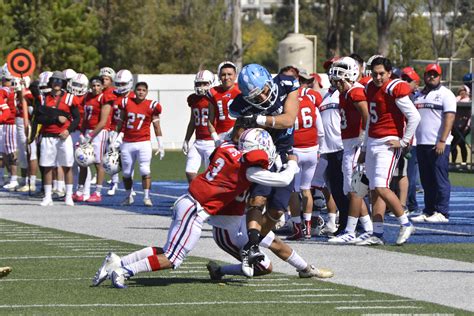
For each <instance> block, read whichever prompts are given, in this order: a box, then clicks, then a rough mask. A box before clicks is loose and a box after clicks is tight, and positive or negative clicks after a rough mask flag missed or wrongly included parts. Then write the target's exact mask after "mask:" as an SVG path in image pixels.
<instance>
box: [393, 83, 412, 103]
mask: <svg viewBox="0 0 474 316" xmlns="http://www.w3.org/2000/svg"><path fill="white" fill-rule="evenodd" d="M410 93H411V88H410V85H409V84H408V83H407V82H405V81H400V82H398V83H397V85H396V86H395V87H393V91H392V93H391V94H392V96H393V97H394V98H395V99H399V98H403V97H405V96H407V95H410Z"/></svg>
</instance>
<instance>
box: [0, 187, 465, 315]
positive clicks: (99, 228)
mask: <svg viewBox="0 0 474 316" xmlns="http://www.w3.org/2000/svg"><path fill="white" fill-rule="evenodd" d="M37 204H38V201H30V200H19V199H18V198H17V197H11V196H9V195H8V194H7V193H0V218H3V219H8V220H13V221H18V222H23V223H28V224H34V225H39V226H44V227H50V228H56V229H61V230H65V231H70V232H75V233H82V234H87V235H92V236H97V237H103V238H107V239H112V240H118V241H124V242H130V243H134V244H138V245H157V246H161V245H163V244H164V242H165V241H166V234H167V230H168V226H169V223H170V218H169V217H166V216H156V215H144V214H138V213H132V212H127V211H123V210H116V209H113V208H112V207H111V208H106V207H103V206H102V207H100V208H99V207H92V206H80V207H65V206H63V205H60V204H61V203H57V205H55V206H53V207H47V208H43V207H40V206H37ZM291 246H292V247H294V249H296V250H297V251H298V252H299V253H300V254H302V255H303V257H304V258H306V259H307V260H308V261H309V262H311V263H314V264H316V265H317V266H320V267H329V268H331V269H333V270H334V272H335V277H334V278H332V279H330V281H329V282H334V283H339V284H345V285H351V286H356V287H359V288H363V289H367V290H373V291H378V292H385V293H390V294H395V295H400V296H403V297H408V298H413V299H416V300H422V301H428V302H433V303H438V304H442V305H446V306H451V307H455V308H461V309H465V310H469V311H472V312H474V300H473V299H472V298H473V297H474V264H471V263H466V262H459V261H454V260H446V259H436V258H431V257H424V256H416V255H409V254H402V253H396V252H390V251H383V250H380V249H375V248H367V247H354V246H329V245H326V244H321V243H311V242H310V243H292V244H291ZM104 255H105V254H104ZM191 255H193V256H199V257H205V258H210V259H218V260H224V261H226V260H227V261H229V262H234V259H233V258H232V257H230V256H228V255H227V254H225V253H223V252H222V251H221V250H220V249H219V248H218V247H217V246H215V244H214V241H213V240H212V235H211V231H210V227H209V226H206V227H205V229H204V232H203V236H202V238H201V240H200V241H199V243H198V246H197V248H196V249H195V250H193V252H192V253H191ZM272 259H273V262H274V270H275V271H277V272H282V273H286V274H290V275H296V272H295V270H294V269H293V268H292V267H291V266H289V265H288V264H286V263H284V262H282V261H281V260H279V259H276V258H275V257H272Z"/></svg>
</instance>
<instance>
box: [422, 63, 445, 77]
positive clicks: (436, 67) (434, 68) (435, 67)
mask: <svg viewBox="0 0 474 316" xmlns="http://www.w3.org/2000/svg"><path fill="white" fill-rule="evenodd" d="M429 71H435V72H436V73H437V74H438V75H441V66H440V65H438V64H429V65H428V66H426V68H425V73H427V72H429Z"/></svg>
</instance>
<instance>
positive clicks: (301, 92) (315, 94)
mask: <svg viewBox="0 0 474 316" xmlns="http://www.w3.org/2000/svg"><path fill="white" fill-rule="evenodd" d="M305 95H311V96H313V98H314V105H316V106H317V107H319V105H321V102H322V101H323V97H322V96H321V93H319V92H318V91H316V90H314V89H310V88H303V87H299V88H298V97H300V98H302V97H304V96H305Z"/></svg>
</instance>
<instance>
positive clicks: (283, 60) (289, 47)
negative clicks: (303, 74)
mask: <svg viewBox="0 0 474 316" xmlns="http://www.w3.org/2000/svg"><path fill="white" fill-rule="evenodd" d="M288 65H294V66H296V67H298V68H304V69H306V70H307V71H309V72H312V71H313V69H314V44H313V42H312V41H311V40H309V39H307V38H306V37H305V35H304V34H299V33H290V34H288V35H287V37H286V38H285V39H283V40H282V41H281V42H280V43H279V44H278V66H279V68H282V67H285V66H288Z"/></svg>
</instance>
